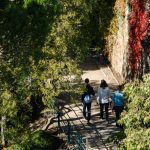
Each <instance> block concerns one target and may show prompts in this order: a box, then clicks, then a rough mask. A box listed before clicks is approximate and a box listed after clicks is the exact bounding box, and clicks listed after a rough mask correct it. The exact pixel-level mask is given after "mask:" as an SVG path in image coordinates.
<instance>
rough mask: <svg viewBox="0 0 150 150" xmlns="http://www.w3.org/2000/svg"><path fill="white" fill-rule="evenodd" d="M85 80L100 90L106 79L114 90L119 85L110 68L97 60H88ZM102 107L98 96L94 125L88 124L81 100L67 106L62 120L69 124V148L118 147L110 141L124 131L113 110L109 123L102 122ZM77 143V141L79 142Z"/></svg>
mask: <svg viewBox="0 0 150 150" xmlns="http://www.w3.org/2000/svg"><path fill="white" fill-rule="evenodd" d="M81 67H82V69H83V75H82V79H83V81H84V79H85V78H89V80H90V84H91V85H92V86H93V87H94V90H95V91H97V88H98V86H99V84H100V82H101V80H102V79H104V80H106V82H107V83H108V85H109V87H110V89H111V91H112V92H113V90H114V88H115V87H116V86H117V85H118V81H117V80H116V78H115V77H114V75H113V73H112V71H111V69H110V68H109V67H108V66H100V65H99V64H98V61H97V60H96V58H88V59H87V60H86V62H85V63H84V64H82V66H81ZM99 114H100V109H99V105H98V104H97V103H96V97H95V99H93V102H92V110H91V115H92V117H91V124H90V125H89V124H87V121H86V120H85V119H84V117H83V114H82V103H81V101H78V102H76V103H75V104H66V105H65V106H64V108H63V115H62V117H61V120H60V121H62V122H63V121H66V124H64V125H63V127H64V131H66V138H67V140H69V143H68V145H70V146H68V147H66V148H65V149H70V150H71V149H72V150H116V149H117V145H115V144H113V143H108V142H107V140H108V139H109V137H111V136H112V135H113V134H114V133H117V132H120V129H118V128H117V127H116V126H115V116H114V114H111V112H110V110H109V120H110V122H109V124H108V122H107V121H106V120H105V119H103V120H102V119H100V115H99ZM75 141H76V142H75Z"/></svg>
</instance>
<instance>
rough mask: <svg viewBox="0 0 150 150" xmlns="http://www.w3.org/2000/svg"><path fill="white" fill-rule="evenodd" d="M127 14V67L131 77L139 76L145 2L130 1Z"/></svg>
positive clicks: (145, 28) (146, 24) (144, 31)
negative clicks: (128, 29) (128, 28)
mask: <svg viewBox="0 0 150 150" xmlns="http://www.w3.org/2000/svg"><path fill="white" fill-rule="evenodd" d="M129 4H130V8H131V12H130V14H129V26H130V31H129V66H130V69H131V75H132V76H137V75H138V76H139V73H140V71H141V58H142V50H143V48H142V41H143V40H144V39H145V37H146V36H147V31H148V19H149V18H148V13H147V11H146V8H145V6H146V0H143V1H141V0H130V1H129Z"/></svg>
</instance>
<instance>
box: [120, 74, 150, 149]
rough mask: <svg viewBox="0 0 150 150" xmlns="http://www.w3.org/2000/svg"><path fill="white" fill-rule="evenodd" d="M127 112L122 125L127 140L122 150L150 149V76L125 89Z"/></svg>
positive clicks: (130, 84)
mask: <svg viewBox="0 0 150 150" xmlns="http://www.w3.org/2000/svg"><path fill="white" fill-rule="evenodd" d="M124 92H125V95H126V98H127V110H126V111H124V112H123V114H122V119H121V120H120V123H121V124H123V125H124V127H125V134H126V138H125V139H124V142H123V146H122V149H127V150H148V149H150V143H149V141H150V115H149V112H150V95H149V93H150V74H147V75H145V76H144V81H143V82H139V81H135V82H133V83H128V84H126V86H125V89H124Z"/></svg>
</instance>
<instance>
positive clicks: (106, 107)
mask: <svg viewBox="0 0 150 150" xmlns="http://www.w3.org/2000/svg"><path fill="white" fill-rule="evenodd" d="M108 107H109V103H105V113H106V120H108Z"/></svg>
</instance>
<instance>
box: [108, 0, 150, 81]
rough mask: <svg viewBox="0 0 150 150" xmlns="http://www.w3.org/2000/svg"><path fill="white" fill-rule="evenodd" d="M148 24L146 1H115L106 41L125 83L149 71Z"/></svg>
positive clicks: (111, 58)
mask: <svg viewBox="0 0 150 150" xmlns="http://www.w3.org/2000/svg"><path fill="white" fill-rule="evenodd" d="M148 20H149V15H148V1H147V0H143V1H140V0H116V2H115V6H114V17H113V19H112V20H111V23H110V26H109V34H108V36H107V37H105V39H106V41H107V42H106V49H107V50H108V51H109V59H110V62H111V65H112V68H113V70H114V71H115V72H116V73H117V74H118V75H119V76H120V77H121V79H122V81H123V80H124V79H125V78H134V77H138V78H140V77H141V76H142V75H143V74H144V73H145V72H148V71H149V54H150V51H149V46H148V45H149V44H148V39H149V37H148V35H149V24H148Z"/></svg>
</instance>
